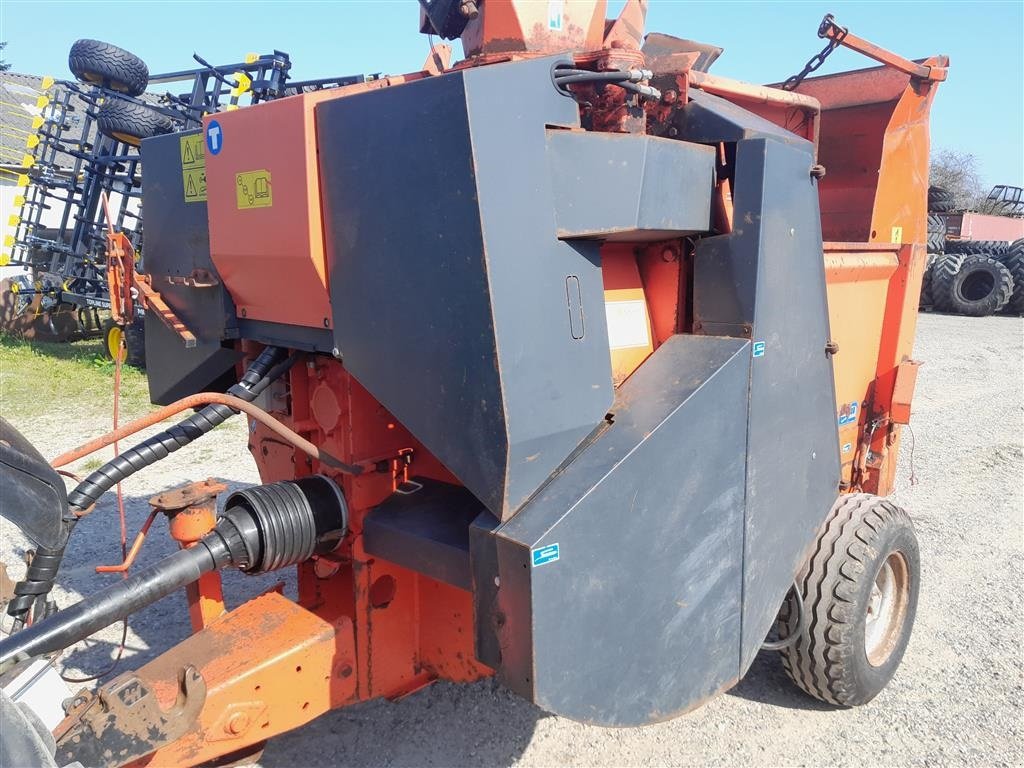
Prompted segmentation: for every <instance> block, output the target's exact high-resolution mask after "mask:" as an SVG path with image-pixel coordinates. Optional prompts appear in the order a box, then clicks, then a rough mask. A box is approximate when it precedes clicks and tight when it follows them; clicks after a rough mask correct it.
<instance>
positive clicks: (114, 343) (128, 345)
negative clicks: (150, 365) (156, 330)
mask: <svg viewBox="0 0 1024 768" xmlns="http://www.w3.org/2000/svg"><path fill="white" fill-rule="evenodd" d="M121 339H123V340H124V346H125V351H126V352H127V355H126V356H125V357H124V358H123V359H122V362H123V363H124V364H125V365H130V366H132V367H133V368H138V369H140V370H145V368H146V331H145V323H144V321H143V320H141V319H138V320H136V321H135V322H133V323H131V324H130V325H128V326H126V327H122V326H120V325H118V324H117V323H115V322H114V321H113V320H111V319H107V320H104V321H103V333H102V334H101V336H100V344H101V345H102V347H103V354H104V356H105V357H106V358H107V359H108V360H114V359H115V357H114V354H115V350H116V349H117V348H118V345H119V344H120V343H121Z"/></svg>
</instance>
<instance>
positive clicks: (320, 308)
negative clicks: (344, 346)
mask: <svg viewBox="0 0 1024 768" xmlns="http://www.w3.org/2000/svg"><path fill="white" fill-rule="evenodd" d="M343 92H344V89H337V90H336V91H317V92H313V93H306V94H301V95H299V96H292V97H289V98H285V99H278V100H276V101H271V102H267V103H265V104H261V105H260V106H259V109H242V110H237V111H234V112H224V113H220V114H217V115H214V116H208V117H206V118H205V119H204V121H203V122H204V130H205V131H206V132H207V133H209V131H210V130H211V125H212V124H213V123H216V126H215V127H214V130H215V129H217V128H219V135H218V137H217V139H216V141H217V142H219V146H220V149H219V151H218V152H217V153H216V154H214V153H213V152H212V151H211V147H210V144H209V141H210V139H209V137H208V138H207V151H206V184H207V206H208V212H209V219H210V254H211V257H212V258H213V263H214V264H215V265H216V267H217V271H218V272H219V273H220V276H221V279H222V280H223V281H224V285H225V286H226V288H227V290H228V292H229V293H230V294H231V298H232V299H233V300H234V302H235V305H236V309H237V311H238V315H239V317H241V318H244V319H249V320H264V321H269V322H274V323H287V324H289V325H301V326H307V327H311V328H330V327H332V325H333V324H332V320H331V305H330V297H329V295H328V288H327V263H326V260H325V258H324V236H323V222H322V214H321V209H320V174H319V170H318V168H317V153H316V122H315V120H314V108H315V106H316V105H317V104H318V103H319V102H321V101H325V100H327V99H331V98H336V97H337V96H339V95H341V94H342V93H343ZM263 179H265V180H266V183H265V185H264V183H263V182H262V181H261V180H263ZM245 185H250V186H251V187H252V188H251V189H249V190H248V192H249V194H245V191H246V190H245V189H244V187H245ZM257 185H258V186H259V189H257V188H256V187H257Z"/></svg>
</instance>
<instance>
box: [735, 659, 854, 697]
mask: <svg viewBox="0 0 1024 768" xmlns="http://www.w3.org/2000/svg"><path fill="white" fill-rule="evenodd" d="M728 695H729V696H737V697H739V698H741V699H747V700H748V701H755V702H757V703H759V704H768V705H771V706H774V707H784V708H786V709H802V710H815V711H818V712H831V711H834V710H836V709H838V707H835V706H833V705H831V704H826V703H825V702H823V701H819V700H818V699H815V698H813V697H811V696H808V695H807V694H806V693H804V692H803V691H801V690H800V689H799V688H797V687H796V683H794V682H793V681H792V680H790V679H789V675H787V674H786V671H785V670H784V669H783V668H782V659H781V658H780V654H779V653H778V652H777V651H761V653H759V654H758V655H757V657H756V658H755V659H754V663H753V664H751V665H750V669H749V670H748V671H747V674H746V675H745V676H744V678H743V679H742V680H740V681H739V683H738V684H737V685H736V686H735V687H734V688H732V689H731V690H730V691H729V692H728Z"/></svg>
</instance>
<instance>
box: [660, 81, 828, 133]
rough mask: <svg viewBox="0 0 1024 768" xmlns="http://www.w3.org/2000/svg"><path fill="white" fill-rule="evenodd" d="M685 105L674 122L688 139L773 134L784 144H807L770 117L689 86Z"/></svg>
mask: <svg viewBox="0 0 1024 768" xmlns="http://www.w3.org/2000/svg"><path fill="white" fill-rule="evenodd" d="M688 97H689V103H688V104H687V105H686V109H683V110H680V111H679V112H678V113H677V116H676V119H675V126H676V128H677V130H678V131H679V135H680V137H685V138H686V140H687V141H700V142H705V143H709V144H715V143H717V142H720V141H740V140H742V139H756V138H773V139H775V140H776V141H779V142H782V143H783V144H793V145H796V146H800V147H804V146H810V144H809V143H808V142H807V140H806V139H803V138H801V137H800V136H797V135H796V134H795V133H793V132H792V131H787V130H786V129H784V128H781V127H779V126H778V125H776V124H775V123H773V122H772V121H771V120H767V119H765V118H763V117H761V116H760V115H755V114H754V113H753V112H749V111H747V110H745V109H744V108H743V107H741V106H739V105H738V104H734V103H733V102H731V101H728V100H727V99H723V98H722V97H721V96H713V95H712V94H710V93H705V92H704V91H702V90H700V89H698V88H691V89H690V91H689V94H688Z"/></svg>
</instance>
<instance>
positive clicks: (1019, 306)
mask: <svg viewBox="0 0 1024 768" xmlns="http://www.w3.org/2000/svg"><path fill="white" fill-rule="evenodd" d="M1003 266H1005V267H1006V270H1007V271H1008V272H1009V273H1010V277H1012V278H1013V291H1012V292H1011V293H1010V300H1009V301H1008V302H1006V306H1005V307H1003V311H1004V312H1009V313H1011V314H1014V315H1020V314H1024V249H1022V250H1021V251H1020V252H1019V253H1014V254H1013V255H1011V256H1009V257H1008V258H1007V259H1006V261H1004V262H1003Z"/></svg>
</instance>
